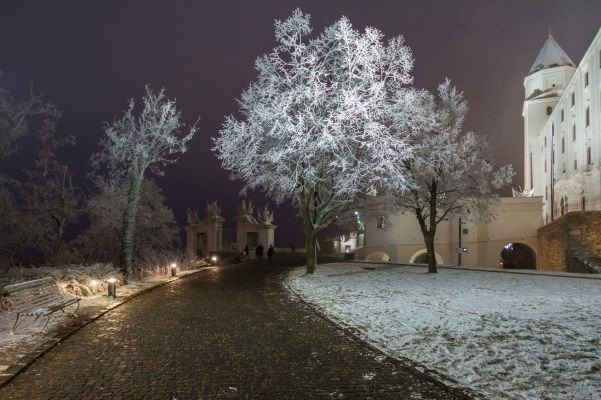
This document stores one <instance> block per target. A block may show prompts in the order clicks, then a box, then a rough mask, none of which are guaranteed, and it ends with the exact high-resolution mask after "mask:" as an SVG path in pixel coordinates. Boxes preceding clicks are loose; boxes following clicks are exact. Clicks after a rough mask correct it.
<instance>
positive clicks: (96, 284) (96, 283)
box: [90, 279, 100, 287]
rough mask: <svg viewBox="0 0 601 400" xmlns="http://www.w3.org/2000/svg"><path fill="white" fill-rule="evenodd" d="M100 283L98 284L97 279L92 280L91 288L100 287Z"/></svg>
mask: <svg viewBox="0 0 601 400" xmlns="http://www.w3.org/2000/svg"><path fill="white" fill-rule="evenodd" d="M99 283H100V282H98V281H97V280H96V279H91V280H90V286H92V287H96V286H98V284H99Z"/></svg>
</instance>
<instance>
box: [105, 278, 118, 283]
mask: <svg viewBox="0 0 601 400" xmlns="http://www.w3.org/2000/svg"><path fill="white" fill-rule="evenodd" d="M106 281H107V282H108V283H116V282H117V280H116V279H115V278H109V279H107V280H106Z"/></svg>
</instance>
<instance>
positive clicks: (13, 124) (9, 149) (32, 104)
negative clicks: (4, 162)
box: [0, 72, 60, 160]
mask: <svg viewBox="0 0 601 400" xmlns="http://www.w3.org/2000/svg"><path fill="white" fill-rule="evenodd" d="M1 76H2V72H0V77H1ZM35 116H45V117H47V116H52V117H55V118H58V117H59V116H60V112H59V111H58V110H57V109H56V107H55V106H54V105H53V104H51V103H48V102H45V101H44V99H43V95H41V94H35V93H34V91H33V85H30V87H29V97H28V98H27V99H26V100H17V99H16V98H15V97H13V96H12V94H11V93H10V92H9V91H7V90H4V89H2V88H0V160H1V159H4V158H6V157H8V156H10V155H12V154H13V153H14V152H15V151H16V150H17V146H16V142H17V140H18V139H20V138H21V137H22V136H24V135H26V134H27V133H29V124H30V120H31V119H32V118H33V117H35Z"/></svg>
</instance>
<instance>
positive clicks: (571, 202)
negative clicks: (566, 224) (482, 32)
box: [522, 30, 601, 223]
mask: <svg viewBox="0 0 601 400" xmlns="http://www.w3.org/2000/svg"><path fill="white" fill-rule="evenodd" d="M524 89H525V100H524V108H523V112H522V115H523V117H524V187H525V188H526V189H533V191H534V196H542V197H543V210H542V212H543V219H544V222H545V223H549V222H551V221H553V220H554V219H556V218H557V217H560V216H562V215H564V214H566V213H567V212H568V211H583V210H601V176H600V164H601V30H600V31H599V32H598V33H597V35H596V36H595V39H594V40H593V42H592V43H591V45H590V47H589V48H588V50H587V51H586V53H585V54H584V57H583V58H582V60H581V61H580V63H579V64H578V65H576V64H575V63H574V62H573V61H572V60H571V59H570V57H569V56H568V55H567V54H566V53H565V51H563V49H562V48H561V47H560V46H559V44H558V43H557V42H556V41H555V39H554V38H553V37H552V36H551V35H549V37H548V38H547V41H546V42H545V44H544V45H543V48H542V49H541V51H540V53H539V54H538V57H537V58H536V60H535V61H534V64H533V65H532V68H531V69H530V71H529V73H528V75H527V76H526V78H525V79H524Z"/></svg>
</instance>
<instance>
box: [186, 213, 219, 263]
mask: <svg viewBox="0 0 601 400" xmlns="http://www.w3.org/2000/svg"><path fill="white" fill-rule="evenodd" d="M220 214H221V207H219V205H218V204H217V202H213V203H209V204H207V216H206V218H204V219H202V220H201V219H200V218H199V217H198V212H197V211H196V210H191V209H188V225H186V251H187V252H188V254H189V255H193V256H196V257H207V256H208V255H209V253H210V252H215V251H221V250H223V223H224V222H225V218H223V217H221V215H220Z"/></svg>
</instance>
